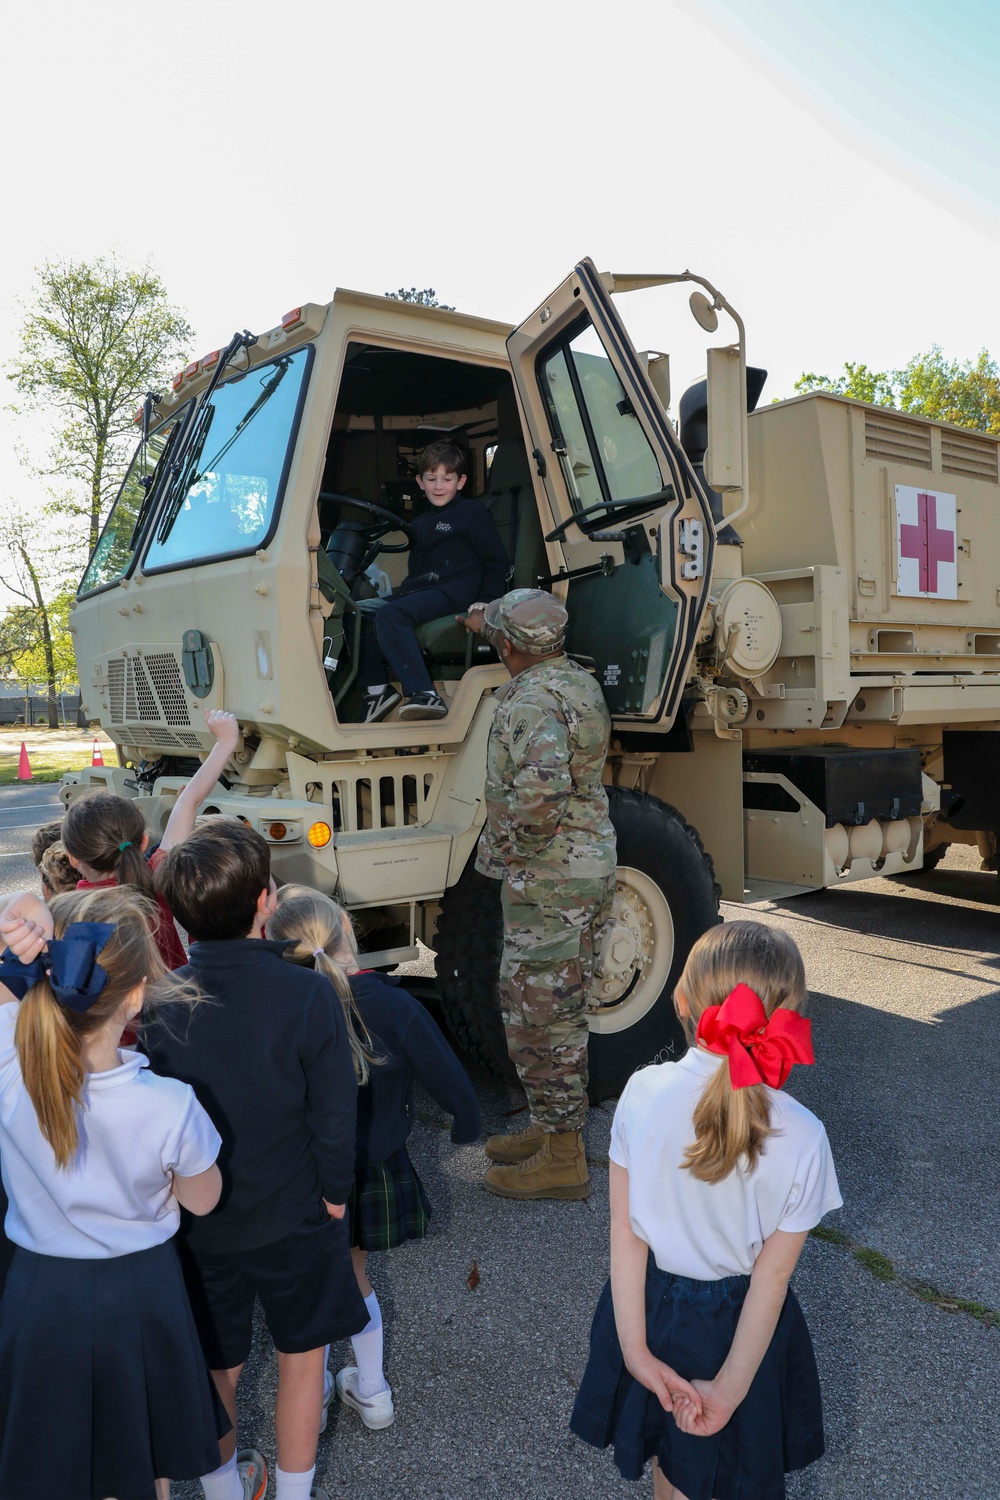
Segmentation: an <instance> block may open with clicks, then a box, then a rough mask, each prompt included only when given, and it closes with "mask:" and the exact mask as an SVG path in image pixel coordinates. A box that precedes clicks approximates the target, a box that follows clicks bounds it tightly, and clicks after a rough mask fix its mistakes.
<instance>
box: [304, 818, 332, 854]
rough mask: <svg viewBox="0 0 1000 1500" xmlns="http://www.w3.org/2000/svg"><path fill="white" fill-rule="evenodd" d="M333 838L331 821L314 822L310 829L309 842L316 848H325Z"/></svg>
mask: <svg viewBox="0 0 1000 1500" xmlns="http://www.w3.org/2000/svg"><path fill="white" fill-rule="evenodd" d="M332 838H333V829H332V828H331V827H330V825H329V823H314V824H313V825H312V827H311V828H310V830H309V842H310V844H312V846H313V848H314V849H325V848H326V846H327V844H328V843H329V842H330V840H331V839H332Z"/></svg>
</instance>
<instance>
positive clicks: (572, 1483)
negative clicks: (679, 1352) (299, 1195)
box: [0, 786, 1000, 1500]
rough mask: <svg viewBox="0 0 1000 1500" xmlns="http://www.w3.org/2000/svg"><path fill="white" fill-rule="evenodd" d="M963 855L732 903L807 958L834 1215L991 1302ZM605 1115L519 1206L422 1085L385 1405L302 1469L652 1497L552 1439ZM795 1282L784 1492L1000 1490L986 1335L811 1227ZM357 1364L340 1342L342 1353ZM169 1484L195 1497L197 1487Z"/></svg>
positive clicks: (976, 942)
mask: <svg viewBox="0 0 1000 1500" xmlns="http://www.w3.org/2000/svg"><path fill="white" fill-rule="evenodd" d="M58 812H59V804H58V801H57V799H56V797H55V790H54V788H52V789H50V788H48V787H44V788H43V787H32V786H28V787H24V788H10V789H4V790H0V892H2V891H9V890H12V889H16V888H17V887H18V886H19V885H22V884H33V883H34V871H33V867H32V865H31V861H30V858H29V857H28V855H27V850H28V846H29V841H30V833H31V829H32V827H34V826H35V825H36V824H37V823H39V822H45V821H47V820H48V819H49V818H51V817H54V816H58ZM977 863H978V861H977V858H976V857H975V855H974V854H973V853H972V851H971V850H965V849H953V850H952V851H951V852H950V853H949V856H948V858H947V860H946V861H945V863H944V864H943V865H942V866H941V867H940V868H939V869H938V870H937V871H936V872H935V873H934V874H933V875H929V876H922V877H916V878H911V879H908V880H905V881H904V880H898V881H893V880H873V881H869V882H865V883H864V884H859V885H854V886H849V887H844V888H841V889H837V890H832V891H828V892H821V893H817V894H815V895H812V896H808V897H805V898H801V899H799V900H796V901H785V902H775V903H769V904H767V905H765V906H763V907H760V906H758V907H755V908H753V909H752V910H747V909H746V908H738V907H734V906H727V907H725V908H724V911H725V915H726V917H727V918H730V919H732V918H734V917H737V916H741V915H752V916H755V917H757V918H758V919H760V920H762V921H766V922H771V923H775V924H777V925H779V926H781V927H783V928H785V930H787V931H788V932H790V933H791V934H792V935H793V936H794V937H795V939H796V941H797V942H798V943H799V945H800V947H801V948H802V951H803V954H804V956H805V960H806V971H807V975H808V979H809V984H810V989H811V992H812V1001H811V1015H812V1018H813V1024H814V1041H815V1047H816V1055H817V1066H816V1067H815V1068H798V1069H796V1070H795V1072H794V1073H793V1075H792V1080H791V1083H790V1085H789V1087H790V1090H791V1092H792V1093H794V1094H795V1095H796V1096H797V1097H799V1098H800V1099H802V1100H803V1101H804V1102H805V1103H806V1104H808V1105H809V1107H810V1108H812V1109H815V1110H816V1112H817V1113H818V1114H819V1115H820V1117H821V1118H822V1119H823V1120H824V1122H825V1123H826V1126H827V1130H828V1132H829V1135H830V1140H831V1143H832V1146H833V1152H834V1157H835V1160H836V1163H837V1169H838V1174H839V1177H840V1183H841V1188H842V1191H843V1195H844V1200H845V1205H844V1208H843V1209H842V1210H841V1211H839V1212H838V1213H837V1214H834V1215H830V1216H828V1219H827V1220H826V1221H825V1222H826V1223H827V1224H829V1225H830V1226H831V1227H834V1228H837V1229H839V1230H841V1231H842V1232H843V1233H845V1234H847V1235H849V1236H850V1237H851V1239H852V1241H854V1242H856V1243H858V1244H860V1245H863V1246H865V1247H868V1248H870V1249H872V1250H875V1251H878V1252H880V1253H881V1254H882V1255H884V1256H887V1257H889V1259H890V1260H891V1261H892V1262H893V1263H894V1265H895V1266H896V1268H897V1270H898V1271H900V1272H901V1273H903V1274H905V1275H906V1276H908V1277H910V1278H912V1279H914V1280H918V1281H922V1282H925V1283H929V1284H931V1285H933V1286H934V1287H936V1288H937V1289H938V1290H939V1291H940V1292H942V1293H944V1294H946V1295H948V1296H951V1297H952V1298H965V1299H969V1300H971V1301H976V1302H979V1303H981V1304H984V1305H986V1306H987V1307H993V1308H1000V1270H998V1265H997V1253H996V1247H997V1245H998V1243H1000V1193H998V1186H1000V1183H998V1177H1000V1166H998V1163H1000V1111H998V1110H997V1090H996V1083H995V1074H996V1063H995V1059H996V1058H997V1056H998V1054H1000V1045H998V1044H1000V1003H998V1002H1000V995H998V989H1000V972H998V971H1000V920H998V919H1000V882H998V880H997V878H996V877H995V876H993V875H990V874H986V873H982V872H980V871H979V870H978V869H977V867H976V866H977ZM429 963H430V959H428V960H427V961H426V962H425V965H424V967H425V968H426V967H427V966H428V965H429ZM475 1082H476V1085H477V1089H478V1091H479V1095H480V1099H481V1101H482V1103H483V1112H484V1119H485V1124H486V1128H487V1130H490V1131H494V1130H509V1129H510V1128H512V1122H513V1124H514V1125H515V1126H516V1124H517V1123H518V1120H519V1119H520V1118H523V1116H518V1115H517V1114H513V1115H512V1114H511V1113H510V1111H512V1110H516V1109H517V1108H518V1106H519V1104H520V1102H521V1101H520V1100H519V1099H518V1097H517V1095H516V1093H515V1092H514V1091H513V1090H510V1089H508V1088H506V1087H504V1086H501V1085H498V1084H497V1083H495V1082H494V1081H492V1080H490V1079H488V1078H486V1077H485V1076H482V1075H479V1074H477V1075H475ZM612 1107H613V1106H612V1105H611V1104H608V1105H606V1106H602V1107H601V1108H598V1109H595V1110H593V1111H592V1112H591V1115H590V1119H589V1122H588V1127H587V1142H588V1150H589V1153H590V1156H591V1162H592V1173H593V1177H594V1193H593V1196H592V1197H591V1199H590V1200H589V1202H587V1203H562V1204H560V1203H535V1204H515V1203H509V1202H507V1201H506V1200H503V1199H496V1198H492V1197H489V1196H487V1195H486V1194H485V1193H484V1192H483V1190H482V1188H481V1186H480V1178H481V1176H482V1172H483V1170H484V1168H485V1165H486V1163H485V1158H484V1156H483V1153H482V1150H481V1148H480V1147H475V1146H466V1147H458V1148H456V1147H452V1146H451V1145H450V1143H449V1141H448V1121H447V1120H446V1119H445V1117H444V1116H443V1115H442V1114H441V1113H440V1111H439V1110H438V1109H437V1107H436V1106H435V1105H434V1104H433V1103H432V1102H431V1101H430V1100H429V1099H428V1098H427V1097H426V1096H425V1095H423V1094H422V1093H420V1094H418V1100H417V1123H416V1126H415V1129H414V1133H413V1136H412V1139H411V1154H412V1156H413V1159H414V1162H415V1164H416V1165H417V1168H418V1170H419V1172H420V1174H421V1177H422V1178H423V1180H424V1182H425V1184H426V1187H427V1189H428V1192H429V1195H430V1198H431V1201H432V1203H433V1205H434V1216H433V1219H432V1221H431V1233H430V1234H429V1235H428V1237H427V1239H426V1240H424V1241H422V1242H419V1243H415V1244H409V1245H404V1246H403V1247H401V1248H400V1249H399V1250H396V1251H392V1252H390V1253H388V1254H385V1255H380V1256H374V1257H372V1258H371V1261H370V1266H369V1270H370V1274H371V1278H372V1282H373V1284H374V1285H375V1287H376V1289H377V1290H378V1294H379V1299H380V1301H381V1303H382V1308H383V1315H384V1318H385V1321H386V1325H387V1339H386V1353H387V1358H386V1368H387V1372H388V1375H389V1378H390V1380H391V1382H392V1385H393V1388H394V1392H395V1398H396V1407H397V1418H396V1422H395V1425H394V1426H393V1427H391V1428H389V1429H387V1430H386V1431H384V1432H368V1431H367V1430H366V1429H364V1428H363V1427H362V1426H361V1424H360V1422H359V1421H358V1419H357V1418H356V1417H355V1415H354V1414H353V1413H351V1412H348V1411H344V1410H342V1409H338V1408H336V1407H335V1408H334V1410H333V1412H332V1414H331V1421H330V1426H329V1428H328V1431H327V1433H326V1435H325V1436H324V1437H323V1438H322V1439H321V1443H320V1456H319V1466H318V1474H317V1478H318V1480H319V1481H320V1482H322V1483H323V1484H325V1486H326V1488H327V1489H328V1490H329V1492H330V1494H331V1496H337V1495H345V1496H346V1495H351V1496H352V1497H353V1500H416V1497H420V1500H424V1497H434V1500H478V1497H480V1496H482V1495H485V1494H487V1493H488V1494H490V1495H491V1496H493V1497H495V1500H550V1497H551V1500H563V1497H569V1496H586V1497H588V1500H622V1497H625V1496H627V1495H630V1494H639V1493H642V1494H648V1493H649V1488H650V1487H649V1485H648V1483H647V1484H645V1485H644V1486H643V1487H642V1488H641V1489H635V1488H634V1487H631V1486H627V1485H626V1484H625V1483H624V1482H623V1481H622V1480H621V1479H620V1478H619V1477H618V1474H617V1471H616V1470H615V1469H614V1467H613V1465H612V1464H611V1462H610V1460H609V1458H608V1457H607V1455H605V1454H601V1453H597V1452H595V1451H594V1450H592V1449H589V1448H587V1447H586V1446H585V1445H584V1444H582V1443H580V1442H578V1441H577V1440H576V1439H574V1438H572V1437H571V1436H570V1434H569V1432H568V1430H567V1427H566V1421H567V1417H568V1414H569V1410H570V1407H571V1405H572V1401H573V1395H574V1391H575V1388H576V1385H577V1382H578V1380H579V1378H580V1373H581V1371H582V1368H583V1364H584V1362H585V1358H586V1347H587V1334H588V1329H589V1323H590V1318H591V1315H592V1312H593V1308H594V1304H595V1302H596V1299H597V1295H598V1293H599V1291H600V1288H601V1285H602V1283H603V1281H604V1278H605V1276H606V1275H607V1269H608V1249H607V1245H608V1194H607V1186H608V1174H607V1152H608V1136H609V1128H610V1123H611V1111H612ZM474 1267H475V1271H476V1275H477V1276H478V1283H476V1276H474V1275H472V1272H473V1268H474ZM795 1285H796V1290H797V1293H798V1296H799V1299H800V1301H801V1302H802V1305H803V1308H804V1309H805V1313H806V1316H807V1318H808V1320H809V1324H810V1327H811V1329H812V1333H813V1339H814V1342H815V1346H816V1353H817V1359H818V1363H819V1368H820V1377H821V1380H822V1384H823V1394H824V1403H825V1417H826V1430H827V1456H826V1457H825V1458H824V1459H823V1460H822V1461H821V1462H820V1463H818V1464H815V1465H813V1467H812V1468H811V1469H809V1470H807V1471H806V1472H805V1473H803V1474H800V1475H793V1476H792V1477H791V1478H790V1480H789V1485H788V1494H789V1497H790V1500H868V1497H878V1500H909V1497H911V1496H912V1497H914V1500H916V1497H919V1500H938V1497H941V1500H998V1497H1000V1467H998V1462H997V1453H998V1449H1000V1399H998V1398H1000V1390H998V1385H1000V1380H998V1369H1000V1361H998V1356H1000V1329H996V1328H990V1327H987V1326H985V1325H984V1324H983V1323H982V1322H979V1321H977V1320H976V1319H975V1318H973V1317H972V1316H970V1315H969V1314H968V1313H965V1312H961V1311H947V1310H944V1309H942V1308H939V1307H937V1306H935V1305H933V1304H930V1303H927V1302H925V1301H922V1300H921V1299H920V1298H919V1297H917V1296H916V1295H915V1294H914V1293H913V1292H911V1291H908V1290H907V1289H906V1288H905V1286H904V1285H903V1284H902V1283H901V1282H899V1281H898V1280H897V1281H881V1280H878V1279H877V1278H876V1277H875V1276H873V1275H872V1274H871V1272H870V1271H869V1270H867V1269H865V1268H864V1267H863V1266H862V1265H861V1264H860V1263H859V1262H858V1261H857V1260H856V1259H855V1258H854V1257H853V1256H852V1255H851V1254H850V1252H849V1251H848V1250H847V1249H845V1248H843V1247H842V1246H839V1245H835V1244H830V1243H825V1242H819V1241H817V1240H810V1241H809V1242H808V1243H807V1245H806V1249H805V1251H804V1253H803V1257H802V1260H801V1262H800V1266H799V1269H798V1271H797V1272H796V1277H795ZM349 1359H350V1353H349V1345H343V1346H341V1347H336V1348H335V1349H334V1351H333V1355H332V1359H331V1364H332V1365H333V1367H334V1368H335V1369H336V1368H339V1366H340V1365H341V1364H343V1363H347V1362H348V1361H349ZM274 1379H275V1363H274V1356H273V1354H272V1353H271V1351H270V1349H269V1347H268V1344H267V1339H266V1335H265V1334H264V1333H263V1330H262V1329H261V1328H258V1331H257V1337H256V1339H255V1344H254V1350H253V1354H252V1355H251V1360H250V1364H249V1365H248V1368H247V1372H246V1374H245V1376H244V1380H243V1383H242V1386H243V1388H242V1389H241V1407H240V1441H241V1443H247V1444H249V1443H251V1442H252V1443H254V1444H255V1445H257V1446H259V1447H260V1448H262V1449H263V1451H264V1453H265V1454H266V1455H267V1456H268V1457H269V1459H272V1460H273V1456H274V1436H273V1404H274ZM269 1493H270V1494H273V1488H272V1490H270V1491H269ZM173 1494H174V1497H175V1500H194V1497H196V1496H199V1495H200V1487H199V1486H197V1485H175V1486H174V1489H173Z"/></svg>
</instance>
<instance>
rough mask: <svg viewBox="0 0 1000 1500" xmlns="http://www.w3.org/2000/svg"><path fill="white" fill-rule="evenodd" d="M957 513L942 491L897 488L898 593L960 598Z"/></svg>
mask: <svg viewBox="0 0 1000 1500" xmlns="http://www.w3.org/2000/svg"><path fill="white" fill-rule="evenodd" d="M957 533H958V513H957V510H956V506H955V496H954V495H948V494H945V493H944V492H943V491H942V490H925V489H922V488H921V489H918V488H916V487H915V486H914V485H912V484H897V486H896V593H897V594H902V595H905V596H906V597H908V598H917V599H957V598H958V534H957Z"/></svg>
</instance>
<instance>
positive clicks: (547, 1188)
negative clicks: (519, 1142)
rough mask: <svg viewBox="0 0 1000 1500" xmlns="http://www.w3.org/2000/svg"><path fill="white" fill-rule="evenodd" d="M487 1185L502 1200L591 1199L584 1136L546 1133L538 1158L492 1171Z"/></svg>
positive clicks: (567, 1132) (577, 1132) (572, 1132)
mask: <svg viewBox="0 0 1000 1500" xmlns="http://www.w3.org/2000/svg"><path fill="white" fill-rule="evenodd" d="M483 1185H484V1187H486V1188H487V1189H488V1190H489V1191H490V1192H491V1193H496V1194H497V1196H498V1197H500V1198H521V1199H528V1198H589V1197H590V1178H589V1177H588V1175H587V1157H586V1153H585V1152H584V1149H583V1135H582V1133H581V1132H580V1131H579V1130H566V1131H560V1132H558V1133H557V1134H556V1133H552V1132H549V1131H545V1132H544V1133H543V1139H542V1144H541V1146H540V1147H539V1149H538V1150H537V1151H536V1152H535V1154H534V1156H532V1157H529V1158H528V1160H527V1161H522V1162H519V1163H518V1165H517V1166H516V1167H490V1169H489V1171H488V1172H487V1173H486V1176H485V1177H484V1178H483Z"/></svg>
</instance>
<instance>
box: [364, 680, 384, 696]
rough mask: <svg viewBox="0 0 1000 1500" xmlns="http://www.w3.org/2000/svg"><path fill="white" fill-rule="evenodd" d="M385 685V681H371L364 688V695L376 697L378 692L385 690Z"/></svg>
mask: <svg viewBox="0 0 1000 1500" xmlns="http://www.w3.org/2000/svg"><path fill="white" fill-rule="evenodd" d="M387 686H388V684H387V683H385V682H373V683H372V684H371V686H370V687H366V688H365V697H366V698H377V697H378V695H379V694H380V693H384V692H385V690H386V687H387Z"/></svg>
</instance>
